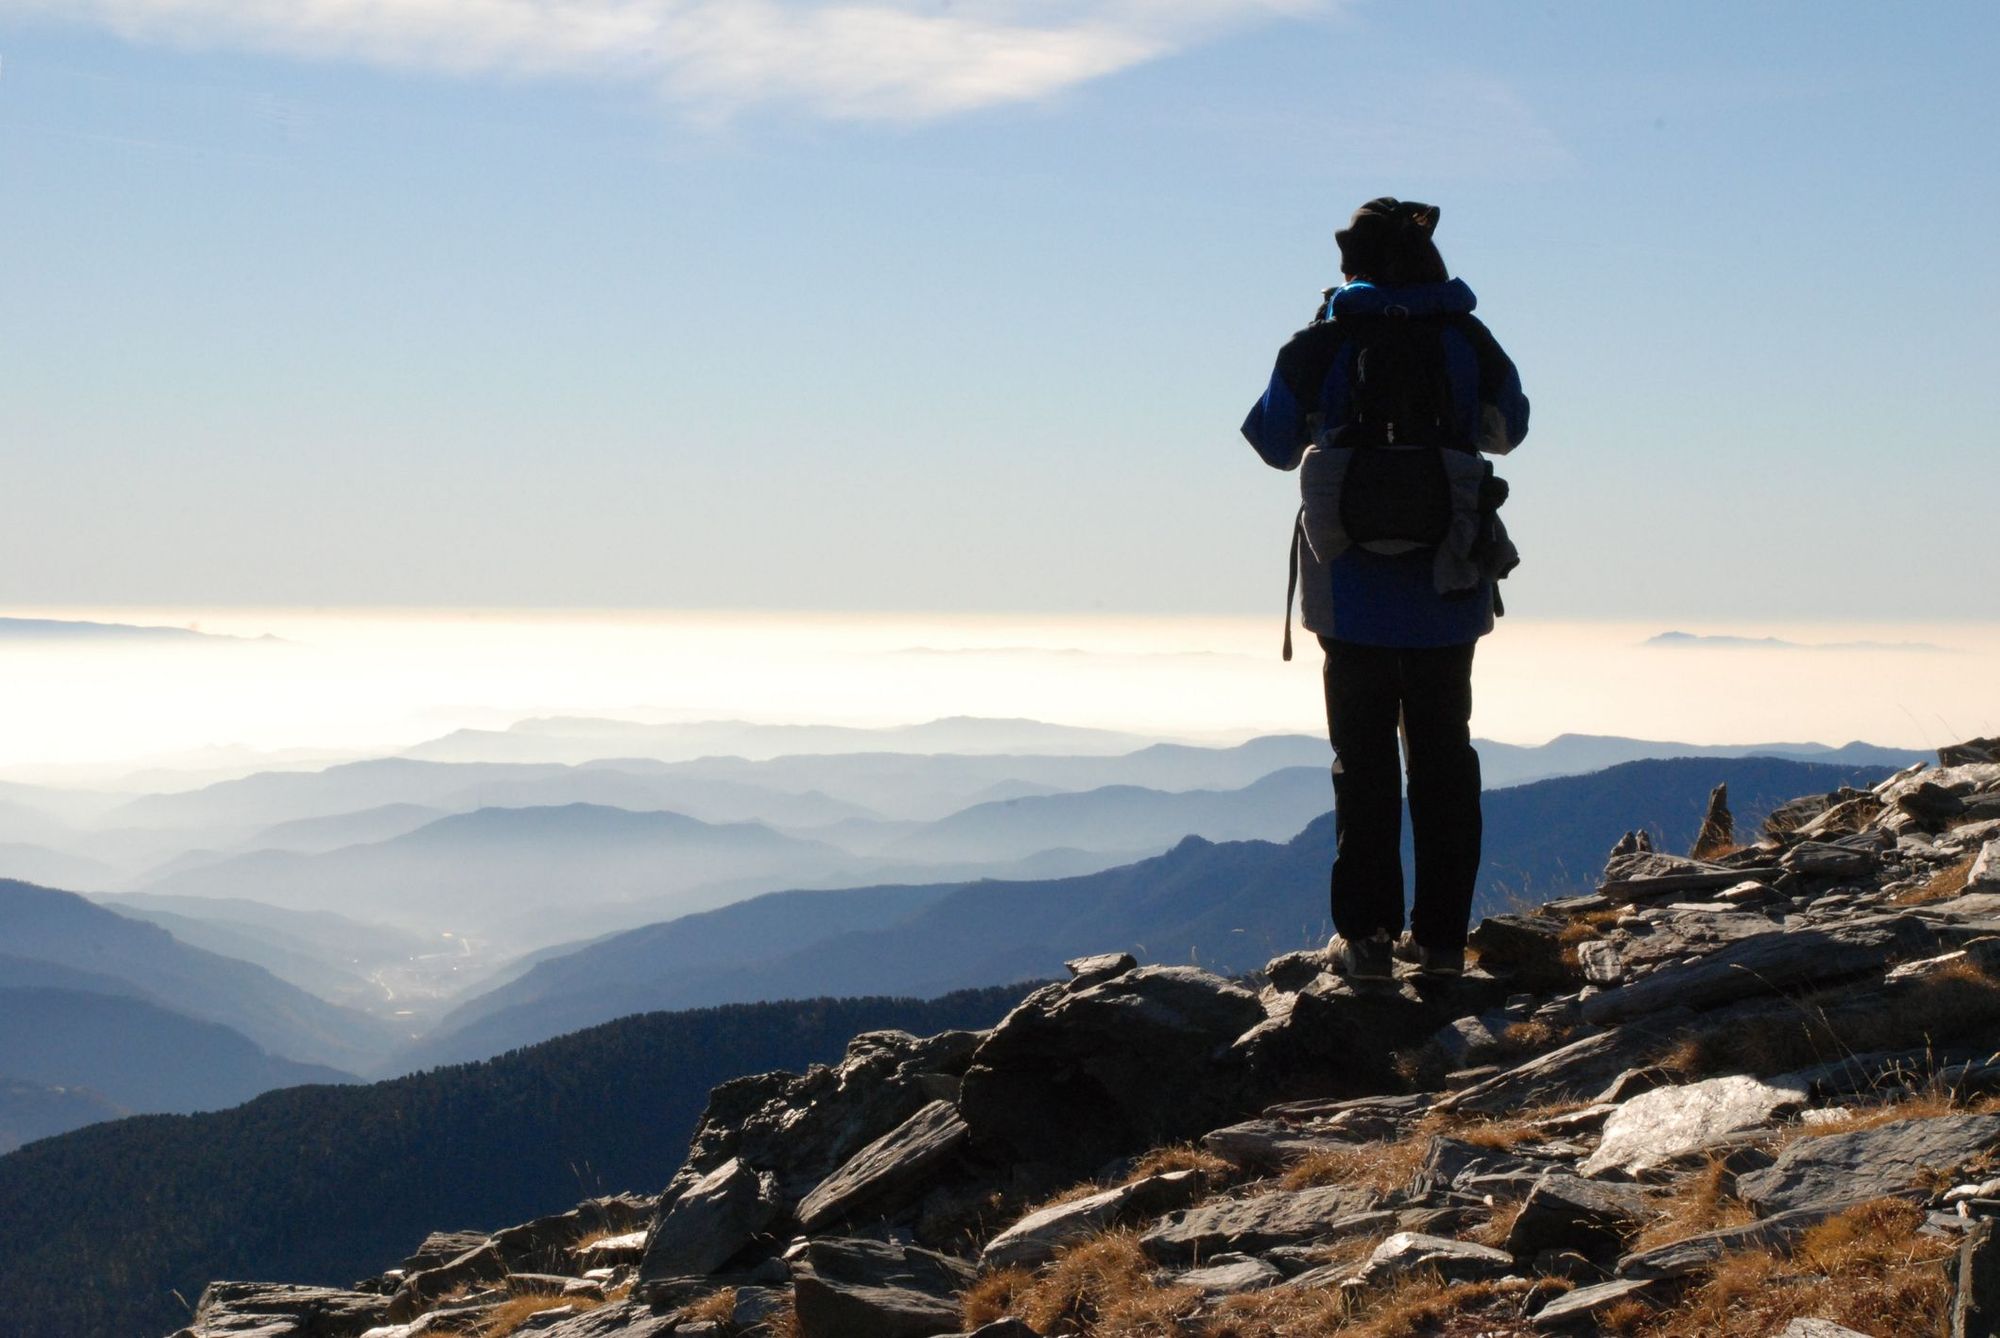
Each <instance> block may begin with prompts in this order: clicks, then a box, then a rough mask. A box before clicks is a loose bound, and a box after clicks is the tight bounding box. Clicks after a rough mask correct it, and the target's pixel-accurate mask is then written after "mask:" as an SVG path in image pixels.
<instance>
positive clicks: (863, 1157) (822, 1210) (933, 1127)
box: [798, 1101, 970, 1232]
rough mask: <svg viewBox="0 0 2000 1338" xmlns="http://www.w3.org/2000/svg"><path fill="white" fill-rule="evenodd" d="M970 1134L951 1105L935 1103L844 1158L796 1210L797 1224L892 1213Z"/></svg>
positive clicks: (812, 1227) (812, 1226)
mask: <svg viewBox="0 0 2000 1338" xmlns="http://www.w3.org/2000/svg"><path fill="white" fill-rule="evenodd" d="M969 1133H970V1131H969V1130H968V1129H967V1128H966V1127H965V1121H964V1120H963V1119H960V1118H959V1114H958V1108H957V1107H956V1106H954V1105H952V1104H951V1103H950V1102H949V1101H933V1102H931V1103H930V1104H929V1105H928V1106H925V1107H924V1108H923V1109H922V1110H920V1111H918V1112H917V1113H916V1114H914V1115H912V1116H910V1118H909V1119H907V1120H905V1121H903V1122H902V1123H901V1124H899V1125H897V1126H896V1127H895V1128H894V1129H891V1130H890V1131H889V1132H888V1133H886V1134H883V1135H882V1136H881V1137H880V1138H878V1139H876V1140H875V1141H874V1142H872V1143H870V1144H869V1145H868V1146H867V1147H864V1148H862V1149H861V1150H860V1151H859V1152H857V1153H855V1154H854V1155H853V1156H852V1157H850V1158H848V1159H847V1161H846V1163H845V1164H843V1165H842V1166H841V1168H840V1169H839V1170H837V1171H835V1172H834V1173H833V1174H832V1175H830V1176H828V1177H827V1178H826V1179H825V1180H822V1181H821V1182H820V1183H819V1186H818V1187H817V1188H816V1189H814V1190H813V1192H812V1193H810V1194H808V1195H806V1197H805V1199H804V1201H802V1202H801V1203H800V1204H799V1206H798V1219H799V1226H800V1227H801V1228H802V1229H804V1230H805V1231H807V1232H815V1231H821V1230H824V1229H825V1228H827V1227H829V1226H832V1225H833V1224H834V1223H835V1222H839V1221H841V1220H843V1219H845V1218H849V1217H854V1216H857V1215H858V1214H860V1213H862V1212H863V1211H865V1210H868V1209H871V1208H875V1209H887V1210H893V1209H894V1208H896V1207H900V1206H902V1205H903V1203H904V1201H906V1200H907V1199H908V1198H909V1197H910V1195H911V1194H912V1192H913V1191H917V1190H920V1189H922V1188H923V1187H924V1185H925V1183H926V1182H927V1181H928V1180H929V1179H930V1178H931V1177H932V1176H933V1175H934V1174H935V1172H936V1171H937V1170H938V1168H939V1167H941V1166H943V1165H944V1164H945V1163H946V1162H948V1161H950V1160H951V1159H952V1158H953V1157H955V1156H957V1155H958V1153H959V1151H960V1149H962V1148H963V1147H964V1146H965V1142H966V1139H967V1137H968V1136H969Z"/></svg>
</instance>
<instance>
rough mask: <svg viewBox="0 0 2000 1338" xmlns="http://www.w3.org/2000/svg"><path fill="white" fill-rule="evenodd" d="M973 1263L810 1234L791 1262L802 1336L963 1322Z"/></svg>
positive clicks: (932, 1328)
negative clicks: (961, 1297)
mask: <svg viewBox="0 0 2000 1338" xmlns="http://www.w3.org/2000/svg"><path fill="white" fill-rule="evenodd" d="M974 1276H975V1274H974V1272H973V1269H972V1267H971V1265H969V1264H966V1263H963V1262H961V1261H959V1260H957V1259H953V1258H952V1257H950V1256H949V1255H943V1254H934V1253H932V1252H931V1251H929V1250H919V1249H916V1248H914V1247H906V1246H901V1245H891V1244H887V1243H885V1242H882V1241H873V1240H843V1239H838V1238H836V1239H830V1240H815V1241H809V1242H807V1244H806V1246H805V1248H804V1249H803V1250H802V1251H801V1252H800V1254H799V1257H798V1258H797V1259H796V1260H795V1261H794V1263H793V1272H792V1279H793V1289H794V1294H795V1296H796V1297H797V1304H798V1327H799V1336H800V1338H931V1336H932V1335H934V1334H943V1333H951V1332H953V1331H954V1330H956V1329H957V1328H958V1327H959V1325H958V1299H957V1298H958V1294H959V1293H960V1292H962V1291H964V1290H965V1289H966V1288H967V1287H969V1286H971V1285H972V1282H973V1278H974Z"/></svg>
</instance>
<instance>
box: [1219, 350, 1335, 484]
mask: <svg viewBox="0 0 2000 1338" xmlns="http://www.w3.org/2000/svg"><path fill="white" fill-rule="evenodd" d="M1333 329H1334V327H1333V326H1331V325H1314V326H1309V327H1308V328H1306V329H1304V330H1301V331H1299V332H1298V333H1297V334H1295V335H1293V336H1292V338H1291V340H1290V341H1289V342H1288V343H1286V345H1285V346H1284V347H1283V348H1282V349H1279V350H1278V365H1277V366H1276V367H1275V368H1273V369H1272V371H1271V383H1270V384H1269V385H1268V386H1266V387H1265V388H1264V395H1263V398H1261V399H1259V400H1258V401H1257V403H1256V404H1255V405H1253V406H1251V409H1250V416H1249V417H1248V418H1245V419H1244V420H1243V436H1244V439H1245V440H1247V441H1248V442H1249V443H1250V444H1251V446H1253V447H1255V448H1256V451H1257V454H1258V455H1259V456H1261V457H1263V460H1264V463H1265V464H1267V465H1270V466H1271V467H1272V468H1273V469H1297V468H1298V467H1299V461H1300V460H1302V459H1304V458H1305V453H1306V447H1307V446H1309V445H1311V444H1312V429H1311V422H1310V419H1311V415H1312V414H1313V413H1315V412H1317V411H1318V409H1319V407H1320V406H1319V399H1320V392H1321V390H1322V389H1323V387H1324V386H1325V384H1326V377H1327V373H1328V371H1329V370H1330V369H1331V368H1332V365H1333V354H1334V350H1335V349H1336V348H1338V347H1339V343H1340V340H1339V336H1337V335H1335V334H1334V332H1333Z"/></svg>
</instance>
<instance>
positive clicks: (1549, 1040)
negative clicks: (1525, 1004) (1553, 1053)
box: [1500, 1018, 1573, 1059]
mask: <svg viewBox="0 0 2000 1338" xmlns="http://www.w3.org/2000/svg"><path fill="white" fill-rule="evenodd" d="M1572 1034H1573V1033H1572V1032H1571V1030H1570V1029H1569V1028H1567V1027H1558V1026H1557V1025H1556V1024H1555V1023H1553V1022H1548V1021H1544V1020H1541V1019H1536V1018H1531V1019H1529V1020H1528V1021H1526V1022H1516V1023H1514V1024H1513V1025H1512V1026H1510V1027H1508V1028H1507V1029H1506V1030H1505V1031H1503V1032H1501V1033H1500V1044H1501V1046H1502V1047H1503V1048H1504V1050H1505V1052H1506V1054H1507V1056H1508V1058H1510V1059H1530V1058H1533V1057H1534V1056H1535V1055H1538V1054H1542V1053H1543V1052H1545V1051H1548V1050H1553V1049H1555V1048H1556V1047H1557V1046H1559V1045H1564V1044H1566V1043H1568V1041H1569V1040H1570V1039H1571V1036H1572Z"/></svg>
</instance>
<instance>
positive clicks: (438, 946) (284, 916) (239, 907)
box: [92, 893, 471, 1012]
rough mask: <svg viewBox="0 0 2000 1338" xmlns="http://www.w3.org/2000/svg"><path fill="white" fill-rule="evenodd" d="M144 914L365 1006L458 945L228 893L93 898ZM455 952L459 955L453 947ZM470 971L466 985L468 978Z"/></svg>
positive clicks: (302, 984)
mask: <svg viewBox="0 0 2000 1338" xmlns="http://www.w3.org/2000/svg"><path fill="white" fill-rule="evenodd" d="M92 900H94V901H96V902H97V903H98V904H99V905H101V906H108V907H110V908H111V909H113V910H115V911H117V912H118V913H119V914H120V915H125V916H129V917H131V918H132V919H135V920H145V921H148V922H150V923H152V924H156V925H158V926H159V927H160V928H162V929H164V930H166V931H167V932H168V933H170V934H172V935H173V936H174V937H175V938H176V939H178V940H180V941H181V942H182V943H185V944H187V945H188V946H189V947H194V948H201V949H204V950H206V951H208V952H213V953H219V954H221V955H222V956H224V957H234V958H237V959H239V960H241V961H245V962H250V963H252V964H254V965H256V966H261V967H263V968H264V969H265V970H266V971H269V972H270V973H271V974H272V975H274V976H276V977H278V979H280V980H284V981H289V982H290V983H292V984H294V985H297V986H298V987H299V988H300V989H303V990H305V991H306V992H308V993H310V994H316V995H318V996H319V997H320V998H322V999H326V1000H329V1001H331V1002H333V1003H337V1004H341V1005H344V1006H346V1007H349V1008H357V1009H362V1010H364V1011H375V1012H382V1011H396V1010H395V1009H393V1008H391V1007H390V1006H391V1005H395V1004H398V1003H401V1004H403V1005H404V1006H410V1005H411V1004H413V1002H414V1001H409V1000H400V999H399V998H398V997H397V996H398V995H400V994H405V993H408V992H409V991H408V990H407V989H403V988H399V987H400V986H402V985H403V984H404V982H406V981H408V980H409V978H410V974H411V971H412V970H413V969H414V968H413V966H412V964H413V963H416V962H420V961H421V960H422V959H423V958H425V957H426V956H428V955H444V954H446V953H448V952H449V951H450V950H451V949H452V948H453V947H454V945H453V944H451V943H450V942H449V941H447V940H441V939H440V938H439V937H438V936H437V935H431V934H417V933H412V932H410V931H408V930H403V929H397V928H395V927H393V926H390V925H384V924H367V923H363V922H361V921H358V920H352V919H349V918H348V917H346V916H343V915H335V914H333V913H332V912H330V911H296V910H287V909H285V908H283V907H278V906H271V905H267V904H265V903H263V902H259V901H245V900H240V899H235V898H227V897H176V896H168V895H158V894H150V895H149V894H146V893H124V894H112V895H98V896H95V897H93V898H92ZM451 955H456V954H455V953H454V954H451ZM470 983H471V980H470V979H469V978H468V979H466V980H464V981H462V982H461V985H469V984H470Z"/></svg>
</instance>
